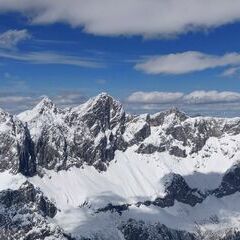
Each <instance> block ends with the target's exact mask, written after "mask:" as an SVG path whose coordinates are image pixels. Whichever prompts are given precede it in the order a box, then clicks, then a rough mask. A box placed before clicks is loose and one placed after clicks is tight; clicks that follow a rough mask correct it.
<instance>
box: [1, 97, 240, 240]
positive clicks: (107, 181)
mask: <svg viewBox="0 0 240 240" xmlns="http://www.w3.org/2000/svg"><path fill="white" fill-rule="evenodd" d="M239 160H240V117H239V118H238V117H237V118H214V117H202V116H198V117H190V116H188V115H187V114H185V113H184V112H181V111H179V110H178V109H176V108H172V109H169V110H166V111H163V112H159V113H156V114H152V115H150V114H142V115H132V114H129V113H127V112H125V110H124V108H123V106H122V105H121V103H120V102H119V101H117V100H115V99H114V98H113V97H111V96H109V95H108V94H107V93H101V94H99V95H98V96H96V97H94V98H91V99H89V100H88V101H87V102H86V103H84V104H81V105H79V106H77V107H73V108H68V109H61V108H58V107H57V106H56V105H55V104H54V103H53V102H52V101H51V100H50V99H49V98H47V97H45V98H43V99H42V100H41V102H39V103H38V104H37V105H36V106H35V107H34V108H33V109H31V110H27V111H25V112H22V113H20V114H18V115H12V114H10V113H7V112H5V111H4V110H1V109H0V239H4V240H5V239H6V240H15V239H16V240H18V239H21V240H43V239H45V240H56V239H60V240H67V239H68V240H73V239H76V240H87V239H88V240H100V239H101V240H153V239H154V240H155V239H156V240H158V239H159V240H200V239H204V240H211V239H217V240H237V239H239V238H240V201H239V200H240V161H239Z"/></svg>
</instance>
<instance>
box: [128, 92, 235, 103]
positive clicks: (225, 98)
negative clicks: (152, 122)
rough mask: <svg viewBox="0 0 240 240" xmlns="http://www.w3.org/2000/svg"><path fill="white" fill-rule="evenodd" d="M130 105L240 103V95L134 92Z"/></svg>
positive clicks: (231, 93)
mask: <svg viewBox="0 0 240 240" xmlns="http://www.w3.org/2000/svg"><path fill="white" fill-rule="evenodd" d="M126 101H127V102H128V103H137V104H139V103H141V104H147V105H148V104H166V103H173V104H174V103H175V104H179V103H184V104H211V103H229V102H240V93H239V92H231V91H223V92H219V91H216V90H213V91H204V90H201V91H193V92H191V93H187V94H186V93H182V92H157V91H154V92H134V93H132V94H131V95H130V96H128V97H127V99H126Z"/></svg>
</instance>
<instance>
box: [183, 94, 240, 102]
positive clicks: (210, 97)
mask: <svg viewBox="0 0 240 240" xmlns="http://www.w3.org/2000/svg"><path fill="white" fill-rule="evenodd" d="M183 100H184V101H186V102H188V103H193V104H201V103H203V104H208V103H226V102H240V93H238V92H230V91H224V92H218V91H194V92H191V93H189V94H187V95H185V96H184V98H183Z"/></svg>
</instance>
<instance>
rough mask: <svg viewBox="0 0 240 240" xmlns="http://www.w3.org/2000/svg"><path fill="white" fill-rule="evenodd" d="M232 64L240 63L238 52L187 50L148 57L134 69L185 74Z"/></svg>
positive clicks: (146, 71) (149, 72)
mask: <svg viewBox="0 0 240 240" xmlns="http://www.w3.org/2000/svg"><path fill="white" fill-rule="evenodd" d="M232 65H233V66H234V65H240V54H239V53H235V52H233V53H227V54H225V55H222V56H217V55H209V54H204V53H201V52H195V51H188V52H183V53H173V54H168V55H161V56H152V57H149V58H147V59H146V60H143V61H142V62H139V63H137V64H136V65H135V69H136V70H140V71H143V72H145V73H148V74H185V73H190V72H195V71H203V70H206V69H211V68H216V67H225V66H232Z"/></svg>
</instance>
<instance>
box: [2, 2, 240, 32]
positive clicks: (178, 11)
mask: <svg viewBox="0 0 240 240" xmlns="http://www.w3.org/2000/svg"><path fill="white" fill-rule="evenodd" d="M0 11H1V12H9V11H18V12H21V13H22V14H24V15H26V16H27V17H28V18H29V19H31V21H32V23H35V24H50V23H56V22H64V23H69V24H71V25H72V26H79V27H81V28H83V29H84V31H86V32H88V33H92V34H98V35H142V36H146V37H153V36H157V37H168V36H172V35H178V34H181V33H185V32H188V31H195V30H200V29H208V28H215V27H218V26H221V25H224V24H229V23H233V22H235V21H239V20H240V2H239V1H238V0H228V1H226V0H201V1H199V0H190V1H189V0H168V1H166V0H121V1H115V0H101V1H99V0H88V1H86V0H69V1H66V0H51V1H49V0H35V1H32V0H21V1H19V0H11V1H6V0H0Z"/></svg>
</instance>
